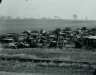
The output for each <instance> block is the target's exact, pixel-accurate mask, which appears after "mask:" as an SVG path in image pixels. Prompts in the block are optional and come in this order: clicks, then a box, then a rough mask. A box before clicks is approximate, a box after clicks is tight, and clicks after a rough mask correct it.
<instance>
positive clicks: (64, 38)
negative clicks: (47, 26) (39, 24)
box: [0, 27, 96, 49]
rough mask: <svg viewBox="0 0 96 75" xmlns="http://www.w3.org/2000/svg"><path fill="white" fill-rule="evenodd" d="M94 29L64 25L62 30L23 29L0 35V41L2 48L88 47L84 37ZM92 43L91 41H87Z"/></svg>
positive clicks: (90, 34) (89, 35) (89, 34)
mask: <svg viewBox="0 0 96 75" xmlns="http://www.w3.org/2000/svg"><path fill="white" fill-rule="evenodd" d="M95 32H96V30H95V29H93V30H92V29H91V30H89V29H87V28H86V27H82V28H81V29H77V30H75V31H72V30H71V28H69V27H66V28H65V29H64V30H61V29H60V28H57V29H55V30H53V31H47V32H46V31H45V30H43V29H41V30H40V31H37V30H33V31H29V30H25V31H24V32H22V33H20V34H16V33H6V34H1V35H0V43H1V46H2V47H3V48H11V49H19V48H64V47H73V46H71V45H73V44H74V45H75V46H74V47H77V48H82V47H87V46H88V47H89V45H90V44H87V43H88V42H86V39H88V37H91V36H95ZM89 43H91V45H92V41H91V42H89Z"/></svg>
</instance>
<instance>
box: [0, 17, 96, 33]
mask: <svg viewBox="0 0 96 75" xmlns="http://www.w3.org/2000/svg"><path fill="white" fill-rule="evenodd" d="M84 26H85V27H87V28H94V27H96V21H91V20H88V21H82V20H77V21H74V20H55V19H49V20H43V19H18V20H17V19H14V20H0V33H9V32H17V33H20V32H22V31H24V30H26V29H29V30H34V29H35V30H36V29H42V28H43V29H45V30H47V31H49V30H53V29H56V28H58V27H59V28H61V29H64V28H65V27H71V28H72V29H76V28H81V27H84Z"/></svg>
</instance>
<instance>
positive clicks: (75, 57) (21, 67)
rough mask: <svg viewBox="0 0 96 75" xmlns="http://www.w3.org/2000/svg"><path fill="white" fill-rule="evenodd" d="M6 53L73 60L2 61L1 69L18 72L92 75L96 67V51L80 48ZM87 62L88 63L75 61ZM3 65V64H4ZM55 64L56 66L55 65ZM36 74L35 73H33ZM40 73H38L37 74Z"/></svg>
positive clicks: (5, 52)
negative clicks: (39, 61)
mask: <svg viewBox="0 0 96 75" xmlns="http://www.w3.org/2000/svg"><path fill="white" fill-rule="evenodd" d="M0 53H1V54H4V55H12V54H13V56H14V55H16V54H20V55H21V56H22V54H25V55H24V56H25V57H26V56H28V55H31V56H33V57H34V58H47V59H49V58H50V59H59V60H65V61H69V62H70V61H71V62H72V63H60V64H53V65H52V63H49V64H47V63H45V62H44V63H32V62H15V63H14V61H6V60H5V61H2V62H1V63H0V66H1V67H2V68H0V70H1V71H6V72H18V73H22V72H23V73H40V74H41V75H42V74H49V75H92V73H93V71H94V70H95V68H96V60H95V59H96V52H95V51H90V50H89V51H87V50H84V51H83V49H82V50H80V49H63V50H60V49H49V50H48V49H35V48H34V49H21V50H2V51H1V52H0ZM12 62H13V64H12ZM74 62H87V63H74ZM2 65H3V66H2ZM54 65H55V66H54ZM17 75H18V74H17ZM29 75H30V74H29ZM33 75H34V74H33ZM37 75H38V74H37Z"/></svg>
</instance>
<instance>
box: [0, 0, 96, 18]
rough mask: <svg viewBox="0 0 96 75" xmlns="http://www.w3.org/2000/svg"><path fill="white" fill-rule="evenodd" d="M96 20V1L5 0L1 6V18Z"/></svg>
mask: <svg viewBox="0 0 96 75" xmlns="http://www.w3.org/2000/svg"><path fill="white" fill-rule="evenodd" d="M73 14H77V15H78V19H85V17H86V16H87V18H88V19H90V20H96V0H28V1H26V0H3V1H2V3H1V4H0V16H12V17H14V18H16V17H20V18H31V17H33V18H41V17H51V18H53V17H54V16H59V17H61V18H64V19H73V18H72V15H73Z"/></svg>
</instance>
